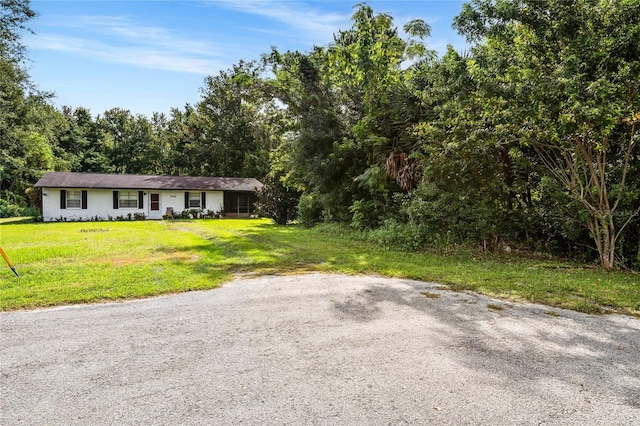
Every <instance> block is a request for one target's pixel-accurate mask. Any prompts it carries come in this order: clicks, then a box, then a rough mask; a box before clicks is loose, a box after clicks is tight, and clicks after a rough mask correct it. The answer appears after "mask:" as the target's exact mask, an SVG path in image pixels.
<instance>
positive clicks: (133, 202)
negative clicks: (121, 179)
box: [118, 191, 138, 209]
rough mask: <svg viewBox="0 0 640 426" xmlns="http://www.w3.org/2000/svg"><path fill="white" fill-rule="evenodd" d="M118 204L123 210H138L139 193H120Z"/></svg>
mask: <svg viewBox="0 0 640 426" xmlns="http://www.w3.org/2000/svg"><path fill="white" fill-rule="evenodd" d="M118 194H119V198H118V204H119V206H120V208H121V209H137V208H138V192H136V191H120V192H119V193H118Z"/></svg>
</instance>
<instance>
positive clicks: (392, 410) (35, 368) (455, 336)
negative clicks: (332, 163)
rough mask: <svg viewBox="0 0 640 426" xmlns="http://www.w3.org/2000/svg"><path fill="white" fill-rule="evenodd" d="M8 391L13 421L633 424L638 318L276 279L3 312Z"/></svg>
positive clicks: (638, 420)
mask: <svg viewBox="0 0 640 426" xmlns="http://www.w3.org/2000/svg"><path fill="white" fill-rule="evenodd" d="M425 292H426V293H428V294H427V295H426V296H425V295H424V294H423V293H425ZM434 295H437V296H440V297H434ZM427 296H431V297H427ZM500 308H502V310H500ZM0 392H1V395H0V404H1V405H0V424H2V425H4V426H6V425H16V424H64V425H72V424H83V425H88V424H91V425H94V424H165V425H174V424H186V425H202V424H243V425H253V424H255V425H263V424H278V425H279V424H291V425H293V424H295V425H300V424H323V425H335V424H340V425H350V424H353V425H364V424H374V425H378V424H385V425H386V424H393V425H401V424H412V425H415V424H434V425H436V424H437V425H460V424H473V425H477V424H519V425H529V424H530V425H533V424H536V425H538V424H558V425H574V424H575V425H586V424H588V425H594V424H602V425H632V424H636V425H637V424H640V321H639V320H637V319H634V318H630V317H626V316H613V315H612V316H593V315H585V314H579V313H575V312H569V311H563V310H558V309H552V308H549V307H545V306H539V305H530V304H513V303H506V302H503V301H496V300H492V299H489V298H486V297H484V296H478V295H475V294H471V293H455V292H449V291H445V290H442V289H439V288H438V286H437V285H435V284H428V283H422V282H416V281H410V280H398V279H385V278H379V277H358V276H356V277H354V276H344V275H321V274H312V275H302V276H285V277H274V276H270V277H262V278H257V279H251V280H238V281H234V282H232V283H228V284H226V285H225V286H224V287H223V288H221V289H218V290H212V291H205V292H192V293H184V294H179V295H173V296H166V297H158V298H153V299H148V300H138V301H131V302H124V303H111V304H101V305H90V306H89V305H87V306H72V307H63V308H55V309H44V310H37V311H28V312H5V313H1V314H0Z"/></svg>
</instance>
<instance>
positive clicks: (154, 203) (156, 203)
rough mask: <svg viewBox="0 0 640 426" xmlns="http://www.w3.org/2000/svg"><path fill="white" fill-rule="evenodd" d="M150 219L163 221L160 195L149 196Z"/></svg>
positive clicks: (152, 194)
mask: <svg viewBox="0 0 640 426" xmlns="http://www.w3.org/2000/svg"><path fill="white" fill-rule="evenodd" d="M149 219H162V212H161V211H160V194H158V193H151V194H149Z"/></svg>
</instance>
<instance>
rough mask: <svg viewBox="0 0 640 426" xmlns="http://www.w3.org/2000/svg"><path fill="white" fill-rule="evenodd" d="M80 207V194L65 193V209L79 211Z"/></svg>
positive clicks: (75, 192) (76, 192) (78, 192)
mask: <svg viewBox="0 0 640 426" xmlns="http://www.w3.org/2000/svg"><path fill="white" fill-rule="evenodd" d="M81 207H82V192H81V191H67V208H68V209H79V208H81Z"/></svg>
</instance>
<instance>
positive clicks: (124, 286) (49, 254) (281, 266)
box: [0, 219, 640, 317]
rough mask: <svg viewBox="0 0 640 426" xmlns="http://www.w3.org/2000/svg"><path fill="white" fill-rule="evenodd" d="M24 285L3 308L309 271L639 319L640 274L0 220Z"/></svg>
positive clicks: (316, 235) (218, 227)
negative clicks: (413, 283)
mask: <svg viewBox="0 0 640 426" xmlns="http://www.w3.org/2000/svg"><path fill="white" fill-rule="evenodd" d="M0 241H1V242H0V244H2V246H3V247H4V249H5V250H6V251H7V252H8V254H9V256H11V258H12V260H13V261H14V263H15V264H16V268H17V270H18V272H19V273H20V274H21V277H20V278H15V277H13V275H12V272H11V270H10V269H9V268H4V265H2V266H3V268H0V309H2V310H11V309H23V308H34V307H41V306H53V305H62V304H70V303H88V302H100V301H107V300H121V299H128V298H139V297H146V296H152V295H158V294H165V293H175V292H181V291H189V290H195V289H210V288H215V287H218V286H220V285H221V284H222V283H224V282H225V281H228V280H230V279H232V278H233V277H234V276H238V275H246V274H249V275H260V274H283V273H300V272H307V271H321V272H340V273H346V274H378V275H383V276H393V277H402V278H411V279H417V280H423V281H431V282H438V283H441V284H445V285H447V287H448V288H450V289H453V290H473V291H477V292H479V293H483V294H487V295H490V296H494V297H498V298H501V299H504V300H510V301H529V302H534V303H541V304H545V305H548V306H553V307H560V308H566V309H573V310H577V311H582V312H590V313H610V312H617V313H624V314H629V315H634V316H638V317H640V274H634V273H629V272H603V271H600V270H597V269H592V268H581V267H573V266H572V267H567V265H566V264H564V263H561V262H559V261H558V262H554V261H550V260H549V259H544V260H542V261H541V260H535V259H527V258H517V257H514V256H509V257H496V258H492V257H489V258H481V257H479V256H475V255H474V256H472V255H470V254H469V253H468V252H467V253H465V252H461V251H456V250H452V251H451V252H450V253H449V254H446V255H442V254H436V253H404V252H395V251H388V250H383V249H381V248H379V247H377V246H375V245H374V244H371V243H368V242H365V241H362V239H360V238H358V237H357V234H356V233H352V232H349V231H348V230H345V229H343V228H338V227H332V226H320V227H316V228H312V229H305V228H302V227H299V226H276V225H272V224H270V223H269V221H267V220H262V219H261V220H242V219H238V220H192V221H162V222H157V221H141V222H83V223H77V222H76V223H47V224H42V223H41V224H35V223H21V222H10V221H6V220H4V221H0Z"/></svg>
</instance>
